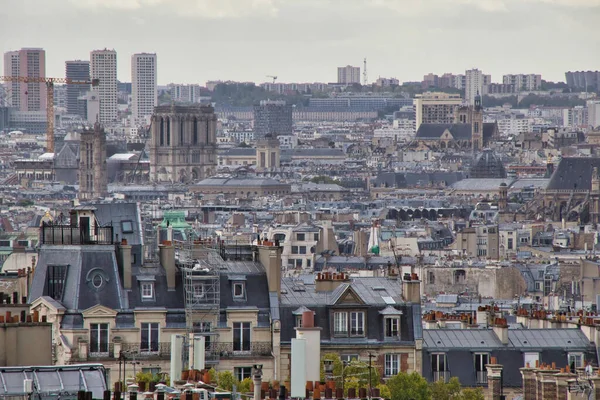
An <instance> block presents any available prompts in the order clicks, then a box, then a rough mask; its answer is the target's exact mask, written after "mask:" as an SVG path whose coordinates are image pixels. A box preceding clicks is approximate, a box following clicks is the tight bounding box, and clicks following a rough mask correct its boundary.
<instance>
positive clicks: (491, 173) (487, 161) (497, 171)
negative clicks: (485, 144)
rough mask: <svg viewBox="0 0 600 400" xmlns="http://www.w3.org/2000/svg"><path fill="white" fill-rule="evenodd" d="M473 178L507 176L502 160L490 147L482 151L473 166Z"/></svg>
mask: <svg viewBox="0 0 600 400" xmlns="http://www.w3.org/2000/svg"><path fill="white" fill-rule="evenodd" d="M471 178H506V170H505V169H504V164H503V163H502V160H500V158H499V157H498V156H496V154H495V153H494V152H493V151H492V150H489V149H486V150H484V151H483V153H481V154H480V155H479V156H478V157H477V160H476V161H475V163H474V164H473V166H472V167H471Z"/></svg>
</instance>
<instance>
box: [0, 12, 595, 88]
mask: <svg viewBox="0 0 600 400" xmlns="http://www.w3.org/2000/svg"><path fill="white" fill-rule="evenodd" d="M0 12H5V11H0ZM10 12H11V15H14V13H18V14H19V15H22V16H23V17H26V18H19V19H14V18H7V19H6V24H3V26H2V27H0V51H2V53H4V52H7V51H10V50H15V49H18V48H21V47H42V48H44V49H45V50H46V55H47V60H46V64H47V75H48V76H57V77H60V76H63V75H64V62H65V61H66V60H72V59H84V60H85V59H87V56H89V52H90V51H91V50H94V49H98V48H105V47H107V48H111V49H112V48H114V49H115V50H116V51H117V54H120V55H121V56H120V57H119V59H120V62H119V64H118V79H119V80H120V81H130V80H131V76H130V71H131V69H130V68H131V66H130V56H131V55H132V54H134V53H140V52H150V53H157V55H158V56H159V57H160V58H161V68H160V69H159V71H158V84H159V85H166V84H168V83H170V82H178V83H201V84H204V83H205V82H206V81H208V80H218V79H222V80H235V81H254V82H256V83H260V82H268V81H270V78H268V75H277V76H278V81H280V82H335V81H336V75H335V74H336V69H337V67H339V66H343V65H348V64H349V65H352V66H357V67H362V60H363V58H364V57H366V58H367V60H368V76H369V82H373V81H375V80H376V79H377V77H379V76H382V77H396V78H398V79H399V80H400V81H401V82H402V81H420V80H421V79H422V77H423V75H424V74H427V73H429V72H434V73H437V74H440V75H441V74H443V73H444V72H452V73H464V71H465V70H468V69H471V68H478V69H480V70H482V71H483V72H484V73H485V74H489V75H491V76H492V81H493V82H501V80H502V75H504V74H515V73H517V74H518V73H536V74H541V75H542V78H543V79H545V80H551V81H565V75H564V73H565V72H566V71H569V70H597V69H598V66H599V65H600V55H598V53H597V52H594V51H591V50H592V49H596V48H599V47H600V38H598V36H597V35H594V28H593V26H594V24H593V23H592V22H593V21H594V20H595V17H597V16H598V15H599V14H600V2H599V1H598V0H579V1H563V0H556V1H550V0H528V1H521V2H519V1H516V0H484V1H479V2H474V1H471V0H460V1H454V2H450V1H448V0H433V1H430V2H427V3H425V2H420V3H417V4H414V5H413V4H412V3H411V4H410V7H409V3H408V2H407V1H404V0H397V1H391V0H377V1H371V2H364V1H358V0H357V1H348V2H345V3H344V7H337V6H336V3H335V2H334V1H328V0H325V1H303V2H293V1H289V0H287V1H286V0H279V1H277V0H255V1H253V2H245V1H244V2H242V1H239V0H229V1H221V2H211V1H208V0H201V1H192V0H173V1H167V0H152V1H149V0H123V1H99V0H86V1H77V2H75V1H68V0H58V1H55V2H53V3H52V4H51V5H48V4H47V3H46V2H42V1H39V0H25V1H21V2H18V3H17V2H14V7H12V8H11V11H10ZM533 13H535V15H536V18H535V19H533V20H532V19H531V18H530V16H531V15H534V14H533ZM299 16H304V17H299ZM48 18H51V19H52V20H53V24H52V26H51V27H49V28H45V29H44V31H43V34H42V31H41V29H39V27H41V26H45V25H43V24H44V22H47V20H48ZM422 21H427V24H426V25H423V23H422ZM307 22H309V23H307ZM106 24H110V27H111V30H110V31H107V30H106ZM66 26H69V28H70V29H65V28H64V27H66ZM173 26H177V28H178V29H172V27H173ZM149 27H152V30H150V29H148V28H149ZM549 27H552V29H549ZM17 31H18V32H19V35H18V36H16V37H15V35H14V32H17ZM73 31H78V32H82V33H81V34H78V35H73V34H72V32H73ZM11 32H12V33H13V34H11ZM448 37H451V38H452V37H453V38H455V39H454V40H456V45H454V46H452V45H451V46H446V45H444V46H440V45H439V44H440V41H441V39H442V38H448ZM574 37H576V38H577V40H576V41H574V40H572V39H573V38H574ZM202 38H205V40H204V42H203V43H202V46H200V47H198V42H199V41H202V40H203V39H202ZM390 38H393V39H390ZM528 38H529V41H530V45H529V46H521V44H522V42H523V41H524V40H528ZM65 43H69V44H68V45H65ZM464 46H469V51H461V50H460V49H461V48H462V49H464ZM274 47H276V48H277V51H273V48H274ZM184 48H186V49H190V48H191V49H193V48H198V49H200V48H201V49H202V50H201V51H189V50H186V51H182V50H183V49H184ZM552 54H555V55H556V56H551V55H552ZM511 56H512V57H511ZM436 58H437V59H439V60H441V61H443V62H439V61H437V60H436ZM249 60H250V61H251V62H247V61H249ZM240 64H242V65H243V66H244V67H243V68H240Z"/></svg>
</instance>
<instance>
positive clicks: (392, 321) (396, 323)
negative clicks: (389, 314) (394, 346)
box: [385, 317, 400, 338]
mask: <svg viewBox="0 0 600 400" xmlns="http://www.w3.org/2000/svg"><path fill="white" fill-rule="evenodd" d="M385 337H386V338H399V337H400V318H397V317H393V318H386V319H385Z"/></svg>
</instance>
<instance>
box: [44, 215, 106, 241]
mask: <svg viewBox="0 0 600 400" xmlns="http://www.w3.org/2000/svg"><path fill="white" fill-rule="evenodd" d="M41 240H42V244H58V245H90V244H114V239H113V227H112V226H111V225H108V226H95V227H80V226H78V225H77V224H69V223H64V222H61V221H58V222H43V223H42V232H41Z"/></svg>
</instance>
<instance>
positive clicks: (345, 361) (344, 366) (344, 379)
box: [342, 360, 350, 396]
mask: <svg viewBox="0 0 600 400" xmlns="http://www.w3.org/2000/svg"><path fill="white" fill-rule="evenodd" d="M348 364H350V362H349V361H348V360H344V361H342V396H345V395H346V392H344V383H345V382H346V377H345V376H344V374H345V373H346V367H347V366H348Z"/></svg>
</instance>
